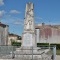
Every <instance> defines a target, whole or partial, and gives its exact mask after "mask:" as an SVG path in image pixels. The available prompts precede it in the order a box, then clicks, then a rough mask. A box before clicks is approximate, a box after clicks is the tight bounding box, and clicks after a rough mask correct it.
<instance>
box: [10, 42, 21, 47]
mask: <svg viewBox="0 0 60 60" xmlns="http://www.w3.org/2000/svg"><path fill="white" fill-rule="evenodd" d="M11 45H12V46H21V43H20V42H11Z"/></svg>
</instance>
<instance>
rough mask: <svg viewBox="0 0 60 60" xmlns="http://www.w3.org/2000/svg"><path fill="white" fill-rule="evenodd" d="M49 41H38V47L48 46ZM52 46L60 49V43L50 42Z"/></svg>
mask: <svg viewBox="0 0 60 60" xmlns="http://www.w3.org/2000/svg"><path fill="white" fill-rule="evenodd" d="M48 46H49V43H37V47H48ZM50 46H51V47H52V46H56V49H60V44H54V43H52V44H50Z"/></svg>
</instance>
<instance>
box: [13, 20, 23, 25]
mask: <svg viewBox="0 0 60 60" xmlns="http://www.w3.org/2000/svg"><path fill="white" fill-rule="evenodd" d="M14 24H16V25H23V21H20V20H17V21H15V22H14Z"/></svg>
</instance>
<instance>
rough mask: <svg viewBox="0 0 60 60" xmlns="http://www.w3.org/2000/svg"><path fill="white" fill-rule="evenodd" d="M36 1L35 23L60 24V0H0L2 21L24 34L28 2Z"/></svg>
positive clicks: (10, 28)
mask: <svg viewBox="0 0 60 60" xmlns="http://www.w3.org/2000/svg"><path fill="white" fill-rule="evenodd" d="M28 2H32V3H34V21H35V24H41V23H43V22H44V23H45V24H51V25H52V24H60V0H0V21H1V22H2V23H4V24H7V25H9V32H10V33H14V34H18V35H22V33H23V28H24V17H25V7H26V3H28Z"/></svg>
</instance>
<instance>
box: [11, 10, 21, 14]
mask: <svg viewBox="0 0 60 60" xmlns="http://www.w3.org/2000/svg"><path fill="white" fill-rule="evenodd" d="M10 13H12V14H19V13H21V12H19V11H17V10H11V11H10Z"/></svg>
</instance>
